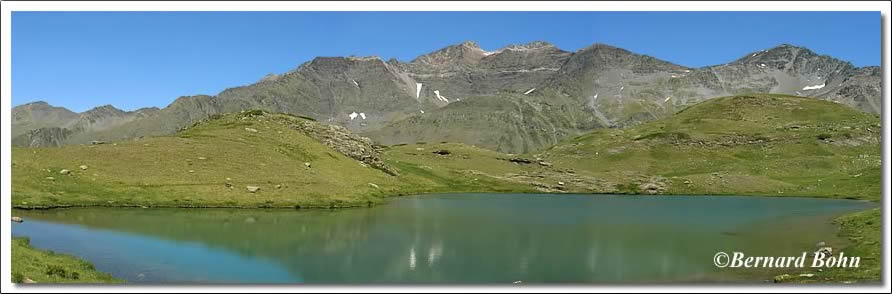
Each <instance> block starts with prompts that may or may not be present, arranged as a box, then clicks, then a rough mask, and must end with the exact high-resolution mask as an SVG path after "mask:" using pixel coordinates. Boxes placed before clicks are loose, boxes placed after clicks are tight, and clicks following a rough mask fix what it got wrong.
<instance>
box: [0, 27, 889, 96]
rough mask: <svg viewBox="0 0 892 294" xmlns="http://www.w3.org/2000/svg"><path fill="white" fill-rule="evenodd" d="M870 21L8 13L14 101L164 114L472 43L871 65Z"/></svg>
mask: <svg viewBox="0 0 892 294" xmlns="http://www.w3.org/2000/svg"><path fill="white" fill-rule="evenodd" d="M880 29H881V27H880V13H879V12H13V16H12V44H11V46H12V104H13V105H19V104H23V103H27V102H31V101H35V100H43V101H47V102H49V103H50V104H53V105H57V106H64V107H67V108H69V109H71V110H74V111H84V110H88V109H90V108H92V107H95V106H99V105H104V104H112V105H114V106H116V107H118V108H121V109H125V110H134V109H137V108H140V107H146V106H158V107H165V106H167V104H169V103H170V102H172V101H173V100H174V99H175V98H177V97H179V96H183V95H194V94H208V95H215V94H217V93H219V92H220V91H222V90H224V89H226V88H228V87H234V86H240V85H246V84H250V83H253V82H255V81H257V80H258V79H260V78H261V77H263V76H264V75H266V74H269V73H283V72H286V71H288V70H291V69H293V68H295V67H297V66H298V65H300V64H301V63H303V62H305V61H308V60H311V59H312V58H313V57H316V56H347V55H353V54H355V55H361V56H364V55H378V56H381V57H382V58H385V59H389V58H391V57H394V58H397V59H399V60H403V61H409V60H412V59H413V58H415V57H416V56H418V55H421V54H424V53H428V52H430V51H434V50H436V49H439V48H442V47H445V46H447V45H450V44H456V43H460V42H462V41H465V40H473V41H476V42H477V43H478V44H480V46H481V47H483V49H486V50H495V49H498V48H501V47H503V46H505V45H508V44H519V43H527V42H530V41H535V40H544V41H548V42H551V43H553V44H555V45H557V46H558V47H560V48H562V49H564V50H567V51H576V50H578V49H581V48H583V47H586V46H588V45H591V44H593V43H596V42H597V43H606V44H610V45H614V46H618V47H621V48H625V49H628V50H631V51H633V52H637V53H641V54H647V55H650V56H653V57H656V58H660V59H663V60H667V61H670V62H673V63H677V64H680V65H685V66H692V67H699V66H706V65H713V64H721V63H726V62H729V61H732V60H734V59H737V58H739V57H741V56H743V55H745V54H747V53H749V52H752V51H756V50H761V49H767V48H770V47H774V46H776V45H778V44H781V43H789V44H793V45H798V46H805V47H808V48H809V49H812V50H814V51H815V52H817V53H819V54H827V55H831V56H834V57H837V58H840V59H843V60H847V61H851V62H852V63H853V64H854V65H856V66H866V65H880V58H881V55H882V52H881V43H880V42H881V30H880Z"/></svg>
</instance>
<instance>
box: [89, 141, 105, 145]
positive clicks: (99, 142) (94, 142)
mask: <svg viewBox="0 0 892 294" xmlns="http://www.w3.org/2000/svg"><path fill="white" fill-rule="evenodd" d="M90 144H93V145H101V144H105V141H92V142H90Z"/></svg>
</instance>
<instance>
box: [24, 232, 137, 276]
mask: <svg viewBox="0 0 892 294" xmlns="http://www.w3.org/2000/svg"><path fill="white" fill-rule="evenodd" d="M11 251H12V253H11V254H12V258H10V259H11V260H12V270H11V272H12V282H13V283H17V284H19V283H28V284H30V283H51V284H57V283H77V284H98V283H123V282H124V281H121V280H119V279H116V278H114V277H112V276H111V275H109V274H106V273H102V272H99V271H97V270H96V268H95V267H93V264H92V263H89V262H86V261H83V260H80V259H78V258H76V257H74V256H71V255H67V254H59V253H55V252H53V251H48V250H39V249H35V248H34V247H31V244H30V241H29V240H28V239H27V238H12V247H11Z"/></svg>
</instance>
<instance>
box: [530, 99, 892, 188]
mask: <svg viewBox="0 0 892 294" xmlns="http://www.w3.org/2000/svg"><path fill="white" fill-rule="evenodd" d="M881 130H882V128H881V127H880V120H879V118H877V117H876V116H874V115H871V114H866V113H862V112H858V111H855V110H852V109H850V108H847V107H845V106H842V105H839V104H836V103H831V102H826V101H821V100H815V99H809V98H800V97H792V96H780V95H743V96H733V97H724V98H717V99H714V100H710V101H707V102H704V103H701V104H698V105H695V106H692V107H690V108H687V109H684V110H682V111H680V112H679V113H677V114H676V115H674V116H672V117H669V118H666V119H662V120H658V121H653V122H649V123H645V124H641V125H637V126H634V127H629V128H624V129H603V130H598V131H595V132H592V133H589V134H586V135H583V136H579V137H577V138H574V139H571V140H568V141H565V142H563V143H561V144H558V145H556V146H553V147H552V148H550V149H548V150H546V151H544V152H543V153H542V154H540V155H539V156H541V157H542V158H544V159H546V160H549V161H552V162H554V163H555V164H556V166H563V167H569V168H574V169H577V170H581V171H586V172H590V173H592V174H594V175H596V176H597V177H600V178H604V179H607V180H611V181H615V182H622V181H623V179H628V178H630V177H631V178H645V179H647V180H646V181H640V180H639V181H631V182H626V183H625V184H622V186H623V187H624V188H623V189H621V190H627V191H628V192H631V193H648V192H653V193H665V194H746V195H776V196H785V195H786V196H792V195H795V196H815V197H833V198H857V199H868V200H879V199H880V197H881V194H882V190H881V189H882V183H881V168H880V167H881V164H882V160H881V156H882V154H881V145H880V143H881V140H882V134H881ZM649 184H650V185H649Z"/></svg>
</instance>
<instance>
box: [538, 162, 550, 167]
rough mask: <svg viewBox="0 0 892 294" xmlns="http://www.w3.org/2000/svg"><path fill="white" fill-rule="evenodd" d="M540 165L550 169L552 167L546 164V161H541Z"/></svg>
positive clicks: (548, 163)
mask: <svg viewBox="0 0 892 294" xmlns="http://www.w3.org/2000/svg"><path fill="white" fill-rule="evenodd" d="M539 165H541V166H544V167H549V166H551V163H550V162H545V161H539Z"/></svg>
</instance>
